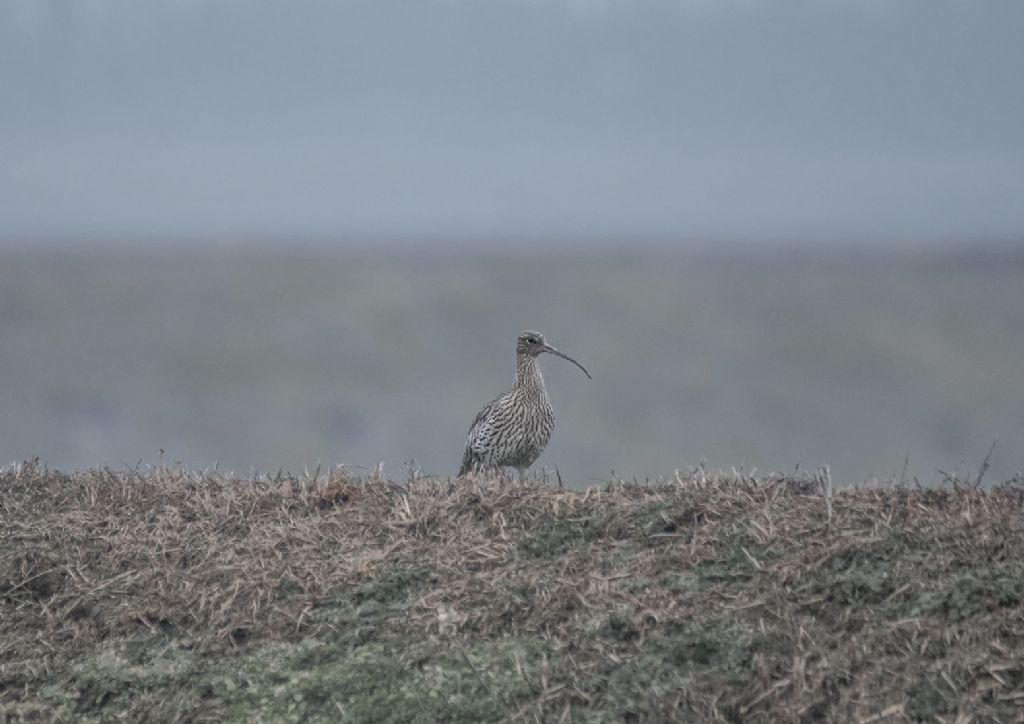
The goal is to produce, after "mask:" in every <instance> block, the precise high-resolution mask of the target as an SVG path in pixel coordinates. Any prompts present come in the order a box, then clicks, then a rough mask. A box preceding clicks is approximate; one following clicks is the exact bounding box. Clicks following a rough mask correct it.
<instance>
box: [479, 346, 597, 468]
mask: <svg viewBox="0 0 1024 724" xmlns="http://www.w3.org/2000/svg"><path fill="white" fill-rule="evenodd" d="M544 352H547V353H549V354H553V355H557V356H559V357H561V358H562V359H567V360H569V361H570V362H572V363H573V364H574V365H576V366H577V367H579V368H580V369H581V370H583V374H585V375H586V376H587V377H588V378H590V373H589V372H587V370H586V369H585V368H584V367H583V365H581V364H580V363H579V362H577V361H576V360H574V359H573V358H572V357H570V356H569V355H567V354H563V353H562V352H559V351H558V350H557V349H555V348H554V347H552V346H551V345H549V344H548V343H547V342H545V341H544V337H543V335H541V334H540V333H539V332H523V333H522V334H520V335H519V337H518V338H517V339H516V382H515V384H514V385H512V387H511V389H509V390H508V392H506V393H505V394H503V395H501V396H500V397H497V398H495V399H493V400H491V401H490V402H488V403H487V404H486V405H484V408H483V409H482V410H480V412H478V413H477V416H476V418H474V420H473V424H472V425H471V426H470V428H469V435H468V436H467V438H466V452H465V454H463V456H462V468H461V469H460V470H459V477H462V476H464V475H465V474H466V473H469V472H476V471H479V470H497V469H501V468H506V467H511V468H518V469H519V475H520V477H522V475H523V474H524V473H525V472H526V469H527V468H528V467H530V466H531V465H532V464H533V462H534V461H535V460H536V459H537V458H538V457H540V454H541V453H542V452H543V451H544V448H545V446H547V444H548V440H549V439H550V438H551V431H552V430H553V429H554V428H555V411H554V410H553V409H552V408H551V400H550V399H549V398H548V392H547V390H546V389H545V388H544V378H543V377H541V375H540V368H539V367H538V366H537V357H538V356H539V355H541V354H543V353H544Z"/></svg>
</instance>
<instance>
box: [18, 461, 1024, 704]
mask: <svg viewBox="0 0 1024 724" xmlns="http://www.w3.org/2000/svg"><path fill="white" fill-rule="evenodd" d="M818 483H819V481H818V480H817V479H815V478H811V477H809V478H806V479H794V478H787V477H781V476H779V477H768V478H764V479H757V480H755V479H750V478H747V477H744V476H739V475H737V476H732V477H728V478H712V477H708V476H705V475H703V474H702V473H701V472H700V471H697V472H695V473H694V474H693V475H692V476H686V477H680V478H678V479H677V480H676V481H675V482H673V483H671V484H663V485H657V486H640V485H625V484H620V483H614V484H609V485H607V486H604V487H601V488H593V489H590V490H587V491H583V492H578V491H572V492H570V491H560V490H552V489H550V488H545V487H542V486H540V485H538V484H526V485H520V484H508V483H502V482H500V481H473V482H465V481H463V482H436V481H423V480H411V481H408V482H404V483H392V482H387V481H383V480H378V479H372V478H371V479H350V478H347V477H346V476H345V474H344V471H335V472H334V473H332V475H331V477H330V478H329V479H327V480H324V479H323V478H319V479H296V478H291V477H287V478H285V477H279V478H277V479H260V480H255V481H245V480H236V479H230V478H227V477H223V476H220V475H218V474H212V473H205V474H198V473H190V472H187V471H185V470H182V469H178V468H173V469H163V468H161V469H156V470H151V471H147V472H144V473H142V472H134V471H127V472H113V471H110V470H92V471H86V472H81V473H75V474H70V475H69V474H64V473H60V472H56V471H51V470H46V469H43V468H41V467H39V466H37V465H32V464H25V465H22V466H17V467H11V468H7V469H4V470H2V471H0V515H2V523H3V525H2V528H0V536H2V539H0V721H2V720H4V719H5V718H6V719H7V720H12V721H19V720H26V721H33V720H43V721H49V720H55V719H64V720H75V721H107V720H111V719H115V718H119V717H124V718H127V719H129V720H144V719H145V720H149V721H204V720H209V721H213V720H231V721H240V722H241V721H246V722H248V721H266V722H278V721H296V722H299V721H303V722H304V721H325V722H326V721H331V722H336V721H343V722H369V721H374V722H407V721H419V722H433V721H466V722H486V721H504V720H515V721H518V720H527V721H567V722H568V721H580V722H582V721H587V722H591V721H608V722H612V721H614V722H635V721H659V722H660V721H673V720H679V721H693V720H709V721H710V720H718V721H737V722H738V721H744V722H746V721H762V722H777V721H819V720H832V721H857V720H861V721H886V720H893V721H896V720H922V721H949V722H952V721H969V720H972V721H1022V719H1021V711H1022V707H1024V656H1022V654H1021V652H1022V651H1024V490H1022V489H1021V487H1020V486H1019V484H1017V483H1013V484H1007V485H1003V486H996V487H994V488H991V489H987V490H976V489H973V488H972V487H970V486H960V485H947V486H946V487H945V488H944V489H941V490H919V489H915V490H905V489H900V488H898V487H894V488H893V489H888V490H860V491H840V492H837V493H836V494H835V495H834V496H833V497H832V499H831V506H828V505H827V504H826V501H825V500H824V499H823V497H822V495H821V491H820V488H819V485H818ZM829 508H831V510H829ZM971 717H973V719H971Z"/></svg>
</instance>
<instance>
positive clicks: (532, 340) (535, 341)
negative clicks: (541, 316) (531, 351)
mask: <svg viewBox="0 0 1024 724" xmlns="http://www.w3.org/2000/svg"><path fill="white" fill-rule="evenodd" d="M527 341H528V342H529V343H530V344H537V338H536V337H530V339H528V340H527Z"/></svg>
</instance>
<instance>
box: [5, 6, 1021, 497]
mask: <svg viewBox="0 0 1024 724" xmlns="http://www.w3.org/2000/svg"><path fill="white" fill-rule="evenodd" d="M1022 32H1024V4H1021V3H1018V2H1010V1H1006V2H989V3H964V2H959V1H956V0H907V1H906V2H899V3H894V2H889V1H885V2H883V1H880V0H879V1H875V0H856V1H855V0H806V1H805V2H789V3H776V2H760V1H758V0H675V1H674V2H667V1H666V2H655V1H653V0H652V1H650V2H644V1H642V0H641V1H639V2H635V1H634V2H625V1H624V0H622V1H619V0H592V1H589V2H588V1H585V0H562V1H558V0H552V1H551V2H535V1H531V0H479V1H477V2H469V1H468V0H443V1H442V0H424V1H423V2H416V3H411V2H393V1H391V0H374V1H373V2H370V1H369V0H367V1H365V2H355V1H353V2H339V3H326V2H313V1H312V0H298V1H295V2H289V3H275V2H245V3H243V2H215V1H214V0H166V1H164V2H151V3H132V2H127V1H126V0H80V1H79V2H66V1H65V2H58V1H53V2H47V1H45V0H7V2H5V3H3V4H2V5H0V68H2V69H3V70H2V71H0V97H2V98H3V99H4V100H3V103H2V104H0V460H2V461H3V462H9V461H14V460H19V459H24V458H26V457H30V456H33V455H40V456H41V457H43V458H45V459H46V460H48V461H49V462H50V463H51V464H53V465H57V466H61V467H85V466H92V465H113V466H122V465H129V466H134V465H136V464H138V463H139V461H142V462H143V463H150V462H155V461H157V459H158V458H159V455H160V450H161V449H164V450H166V451H167V453H166V459H167V460H169V461H174V460H180V461H183V462H185V463H187V464H188V465H190V466H192V467H198V468H202V467H211V466H213V465H215V464H219V465H220V466H221V468H224V469H234V470H237V471H238V472H240V473H245V474H248V473H250V472H251V471H253V470H256V471H259V472H266V471H272V472H273V471H276V470H277V469H278V468H279V467H283V468H285V469H291V470H298V469H299V468H301V466H302V465H309V466H310V467H315V465H316V464H317V461H320V462H322V463H323V464H324V465H331V464H335V463H346V464H349V465H353V466H365V467H370V466H373V465H375V464H376V463H378V462H379V461H383V462H384V464H385V468H384V470H385V473H389V474H391V475H395V476H401V475H404V468H405V466H406V465H407V464H412V465H415V466H416V467H419V468H421V469H422V470H423V472H425V473H430V474H436V475H440V476H446V475H449V474H452V473H454V472H455V471H456V470H457V467H458V464H459V462H460V460H461V453H462V446H463V443H464V436H465V432H466V429H467V428H468V426H469V423H470V421H471V420H472V418H473V415H474V414H475V413H476V411H477V410H478V409H479V408H480V407H481V406H482V405H483V404H484V403H485V402H486V401H487V400H489V399H491V398H492V397H494V396H495V395H497V394H498V393H500V392H501V391H503V390H504V389H506V388H507V387H508V386H509V385H510V384H511V381H512V377H513V372H514V359H513V352H514V340H515V336H516V334H517V333H518V332H519V331H520V330H522V329H526V328H532V329H539V330H541V331H542V332H544V334H545V335H546V336H547V338H548V340H549V341H550V342H551V343H553V344H555V345H557V346H559V347H560V348H562V349H563V350H564V351H566V352H568V353H569V354H571V355H573V356H575V357H576V358H577V359H579V360H580V361H581V362H582V363H583V364H584V365H586V366H587V367H588V369H589V370H590V371H591V372H592V373H593V375H594V379H593V380H592V381H591V380H587V379H586V378H585V377H584V376H583V375H582V374H581V373H580V372H579V370H577V369H576V368H575V367H573V366H572V365H569V364H567V363H565V362H563V361H561V360H558V359H556V358H542V369H543V370H544V373H545V376H546V379H547V383H548V389H549V391H550V393H551V395H552V398H553V402H554V405H555V410H556V414H557V417H558V426H557V428H556V431H555V434H554V437H553V439H552V442H551V444H550V445H549V447H548V449H547V451H546V452H545V454H544V455H543V456H542V458H541V460H540V462H539V465H542V466H546V467H548V468H549V469H553V468H555V467H557V468H558V469H559V470H560V472H561V473H562V476H563V478H565V479H566V480H567V481H569V482H571V483H574V484H583V483H588V482H592V481H594V480H598V479H607V478H608V477H609V476H610V475H612V473H613V471H614V474H616V475H620V476H623V477H627V478H633V477H636V478H639V479H644V478H654V477H657V476H660V475H666V474H671V472H672V471H673V470H674V469H675V468H685V467H689V466H692V465H696V464H698V463H700V462H702V461H705V462H706V463H707V465H708V467H709V468H711V469H712V470H715V469H726V470H728V469H731V468H733V467H736V468H740V467H743V468H744V469H746V470H751V469H753V468H758V469H759V470H766V469H772V470H791V469H793V468H794V467H796V466H797V465H800V466H802V467H816V466H819V465H823V464H830V465H831V466H832V470H833V476H834V479H835V480H836V481H837V482H838V483H840V484H852V483H859V482H863V481H865V480H868V479H871V478H872V477H875V476H877V477H881V478H887V477H890V476H896V477H897V478H898V477H900V476H901V475H905V476H906V477H907V478H908V479H912V478H913V477H914V476H918V477H919V478H920V480H921V482H922V483H924V484H933V483H935V482H938V481H940V480H941V479H942V473H941V472H940V471H945V472H947V473H953V472H959V473H961V474H963V475H972V476H973V475H976V473H977V470H978V468H979V466H980V465H981V462H982V460H983V459H984V458H985V455H986V453H987V452H988V450H989V448H990V446H991V445H992V443H993V441H995V440H996V439H997V438H998V440H999V442H998V444H997V445H996V448H995V450H994V452H993V453H992V457H991V460H990V463H991V468H990V469H989V471H988V473H987V478H988V479H991V480H997V479H1006V478H1008V477H1010V476H1012V475H1013V474H1014V473H1015V472H1017V471H1019V470H1021V469H1024V454H1022V452H1021V450H1022V444H1024V404H1022V403H1024V399H1022V398H1024V384H1022V374H1021V371H1020V370H1021V364H1022V360H1024V313H1022V311H1021V310H1022V309H1024V93H1021V90H1020V77H1021V72H1022V70H1024V44H1022V43H1021V42H1020V38H1021V37H1022Z"/></svg>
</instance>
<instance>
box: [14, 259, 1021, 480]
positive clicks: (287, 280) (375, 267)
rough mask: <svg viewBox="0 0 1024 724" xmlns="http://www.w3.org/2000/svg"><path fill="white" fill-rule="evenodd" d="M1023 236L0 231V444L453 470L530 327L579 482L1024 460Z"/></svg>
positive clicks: (255, 463) (216, 460) (847, 474)
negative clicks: (784, 247) (445, 238)
mask: <svg viewBox="0 0 1024 724" xmlns="http://www.w3.org/2000/svg"><path fill="white" fill-rule="evenodd" d="M1022 309H1024V255H1022V254H1013V253H1010V252H1007V253H1002V254H997V255H992V256H987V257H986V256H970V255H967V254H959V255H955V254H948V255H938V254H935V255H931V256H912V255H903V256H896V255H892V256H885V255H873V256H871V255H863V256H856V255H847V256H842V257H838V256H836V257H825V256H820V257H812V256H808V255H800V254H777V255H774V256H772V255H767V254H753V253H752V254H746V255H743V254H737V255H726V254H724V253H723V254H717V255H716V254H704V255H694V254H691V255H681V254H670V253H666V252H636V253H628V252H621V251H620V252H611V251H607V252H579V253H559V254H547V255H544V254H527V253H525V252H523V253H509V254H507V255H505V256H501V255H495V254H490V255H486V254H477V255H472V254H462V253H457V252H454V251H452V252H445V253H438V254H432V255H428V254H425V253H419V252H415V253H414V252H397V251H392V252H380V253H356V252H350V253H342V252H337V253H329V252H318V251H311V250H306V251H302V252H294V253H284V252H273V253H272V252H248V253H247V252H242V251H210V252H200V251H190V252H178V253H171V252H132V251H128V250H124V249H121V250H116V249H110V250H108V251H106V252H102V253H92V254H88V255H87V254H73V253H68V252H64V253H60V252H5V253H4V254H3V255H2V256H0V460H3V461H14V460H19V459H24V458H27V457H30V456H32V455H36V454H38V455H40V456H42V457H44V458H45V459H46V460H48V461H49V462H50V463H51V464H52V465H57V466H62V467H68V468H70V467H87V466H95V465H112V466H117V467H119V466H122V465H128V466H135V465H136V464H137V463H138V462H139V461H140V460H142V461H145V462H152V461H155V460H157V459H158V457H159V454H160V449H161V448H162V449H165V450H166V451H167V454H166V457H167V459H168V460H183V461H186V462H187V463H188V464H189V465H191V466H195V467H205V466H213V465H215V464H219V465H220V467H221V469H235V470H238V471H239V472H241V473H246V474H247V473H249V472H251V471H252V470H253V469H255V470H256V471H264V470H267V469H269V468H273V469H274V470H276V469H277V468H278V467H279V466H281V465H283V466H285V467H286V468H291V469H293V470H298V469H300V468H301V467H302V466H303V465H309V466H310V467H314V466H315V465H316V464H317V461H320V462H321V463H322V464H324V465H333V464H338V463H345V464H348V465H353V466H365V467H371V466H373V465H375V464H376V463H377V462H379V461H384V463H385V472H390V473H391V474H393V475H401V473H402V469H403V466H404V465H405V464H407V463H412V464H414V465H416V466H417V467H419V468H421V469H422V471H423V472H424V473H428V474H436V475H439V476H447V475H449V474H452V473H454V472H455V470H456V469H457V466H458V463H459V460H460V457H461V452H462V444H463V439H464V434H465V431H466V428H467V427H468V425H469V422H470V420H471V419H472V417H473V415H474V413H475V412H476V411H477V410H478V409H479V408H480V407H481V406H482V405H483V403H485V402H486V401H487V400H489V399H490V398H491V397H493V396H495V395H496V394H498V393H499V392H501V391H502V390H504V389H505V388H506V387H507V386H508V385H509V384H510V382H511V378H512V375H513V343H514V337H515V334H516V333H517V332H518V331H519V330H521V329H524V328H534V329H539V330H541V331H542V332H544V333H545V335H546V336H547V337H548V339H549V341H551V342H552V343H553V344H555V345H557V346H559V347H561V348H563V349H564V350H565V351H567V352H568V353H570V354H572V355H574V356H575V357H577V358H578V359H579V360H580V361H581V362H582V363H583V364H585V365H586V366H587V367H588V369H590V371H591V372H592V373H593V375H594V379H593V381H590V380H587V379H586V378H585V377H584V376H583V375H582V374H580V373H579V371H578V370H577V369H576V368H574V367H573V366H571V365H569V364H566V363H564V362H562V361H561V360H558V359H555V358H550V359H545V360H543V362H542V369H543V371H544V374H545V377H546V379H547V383H548V388H549V391H550V393H551V395H552V398H553V401H554V405H555V410H556V414H557V416H558V423H557V427H556V430H555V434H554V437H553V439H552V442H551V444H550V446H549V447H548V449H547V451H546V452H545V454H544V455H543V456H542V457H541V459H540V462H539V465H543V466H546V467H548V468H549V469H554V468H555V467H557V468H558V469H559V471H560V472H561V474H562V476H563V478H564V479H565V480H566V481H569V482H571V484H585V483H587V482H590V481H593V480H596V479H607V478H608V477H609V475H611V474H612V472H614V473H615V474H617V475H622V476H625V477H627V478H632V477H637V478H640V479H643V478H647V477H652V478H653V477H656V476H659V475H665V474H669V473H671V472H672V471H673V470H674V469H675V468H679V467H688V466H692V465H695V464H697V463H699V462H700V461H701V460H706V462H707V465H708V467H709V468H711V469H719V468H721V469H726V470H728V469H730V468H732V467H737V468H739V467H741V466H742V467H743V468H745V469H747V470H750V469H752V468H758V469H760V470H765V469H774V470H792V469H793V468H794V467H795V466H796V465H798V464H800V465H801V466H803V467H816V466H818V465H822V464H830V465H831V466H832V470H833V475H834V477H835V479H836V481H837V483H839V484H850V483H858V482H862V481H864V480H866V479H869V478H870V477H872V476H873V475H878V476H881V477H889V476H892V475H896V476H897V477H898V476H900V475H901V474H902V471H903V468H904V462H905V461H908V464H907V469H906V475H907V476H908V477H913V476H919V477H920V479H921V482H922V483H923V484H931V483H933V482H936V481H937V480H940V479H941V475H940V473H939V472H938V470H940V469H941V470H945V471H947V472H952V471H955V470H960V471H962V472H966V471H973V470H976V469H977V468H978V466H979V465H980V464H981V460H982V459H983V458H984V456H985V453H986V452H987V451H988V449H989V447H990V445H991V444H992V442H993V440H995V439H996V438H997V437H998V438H999V443H998V445H997V446H996V449H995V451H994V453H993V455H992V458H991V461H990V462H991V468H990V472H989V475H991V477H992V479H1005V478H1008V477H1009V476H1011V475H1012V474H1013V473H1014V472H1015V471H1018V470H1021V469H1022V468H1024V456H1022V454H1021V452H1020V451H1021V449H1022V443H1024V407H1022V386H1021V371H1020V370H1021V361H1022V360H1024V314H1022V313H1021V310H1022Z"/></svg>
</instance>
